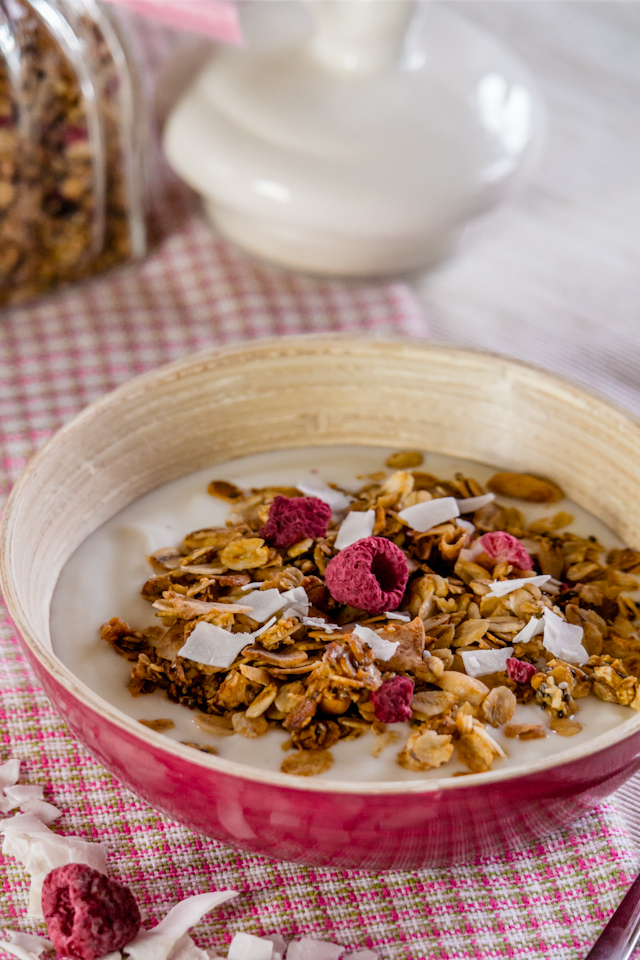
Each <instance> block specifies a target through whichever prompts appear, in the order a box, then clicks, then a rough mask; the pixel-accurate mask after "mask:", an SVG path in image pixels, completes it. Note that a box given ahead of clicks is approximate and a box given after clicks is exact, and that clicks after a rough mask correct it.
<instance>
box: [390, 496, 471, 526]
mask: <svg viewBox="0 0 640 960" xmlns="http://www.w3.org/2000/svg"><path fill="white" fill-rule="evenodd" d="M398 516H399V517H400V519H401V520H403V521H404V522H405V523H406V524H407V525H408V526H410V527H411V529H412V530H415V531H416V532H417V533H426V532H427V530H431V528H432V527H437V526H438V524H440V523H446V521H447V520H455V518H456V517H459V516H460V508H459V507H458V501H457V500H456V498H455V497H438V498H437V499H435V500H425V501H424V503H415V504H414V505H413V506H412V507H405V509H404V510H401V511H400V513H399V514H398Z"/></svg>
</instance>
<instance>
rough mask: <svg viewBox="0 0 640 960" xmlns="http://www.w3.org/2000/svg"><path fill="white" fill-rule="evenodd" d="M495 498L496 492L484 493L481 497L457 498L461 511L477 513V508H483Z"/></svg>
mask: <svg viewBox="0 0 640 960" xmlns="http://www.w3.org/2000/svg"><path fill="white" fill-rule="evenodd" d="M495 498H496V495H495V493H483V494H481V495H480V496H479V497H463V498H462V499H460V498H456V503H457V504H458V508H459V510H460V513H475V512H476V510H481V509H482V508H483V507H486V506H487V504H489V503H493V501H494V500H495Z"/></svg>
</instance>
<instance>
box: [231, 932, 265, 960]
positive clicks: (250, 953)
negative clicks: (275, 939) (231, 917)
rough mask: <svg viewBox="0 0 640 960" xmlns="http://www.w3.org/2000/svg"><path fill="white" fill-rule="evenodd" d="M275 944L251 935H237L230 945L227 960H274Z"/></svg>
mask: <svg viewBox="0 0 640 960" xmlns="http://www.w3.org/2000/svg"><path fill="white" fill-rule="evenodd" d="M272 958H273V943H272V941H271V940H264V939H263V938H262V937H254V936H253V934H251V933H236V934H235V936H234V938H233V940H232V941H231V943H230V944H229V953H228V954H227V960H272Z"/></svg>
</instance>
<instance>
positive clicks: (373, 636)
mask: <svg viewBox="0 0 640 960" xmlns="http://www.w3.org/2000/svg"><path fill="white" fill-rule="evenodd" d="M353 633H354V634H355V635H356V637H359V638H360V639H361V640H364V642H365V643H366V644H367V646H369V647H370V648H371V650H372V651H373V653H374V654H375V658H376V660H390V659H391V657H392V656H393V655H394V653H395V652H396V650H397V649H398V641H396V642H395V643H392V642H391V640H385V639H384V637H381V636H380V634H379V633H375V632H374V631H373V630H370V629H369V627H361V626H360V624H358V625H357V626H356V628H355V629H354V631H353Z"/></svg>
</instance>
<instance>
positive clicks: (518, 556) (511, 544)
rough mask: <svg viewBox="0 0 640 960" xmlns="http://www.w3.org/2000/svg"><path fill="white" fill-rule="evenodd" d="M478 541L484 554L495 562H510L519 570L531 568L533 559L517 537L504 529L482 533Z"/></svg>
mask: <svg viewBox="0 0 640 960" xmlns="http://www.w3.org/2000/svg"><path fill="white" fill-rule="evenodd" d="M478 543H479V544H480V545H481V546H482V549H483V550H484V552H485V553H486V555H487V556H488V557H489V558H490V559H491V560H495V562H496V563H510V564H512V565H513V566H514V567H518V569H519V570H533V560H532V559H531V556H530V554H529V553H527V551H526V550H525V548H524V547H523V546H522V544H521V543H520V541H519V540H518V538H517V537H514V536H512V535H511V534H510V533H505V532H504V530H495V531H493V532H492V533H485V534H483V535H482V536H481V537H480V538H479V540H478Z"/></svg>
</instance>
